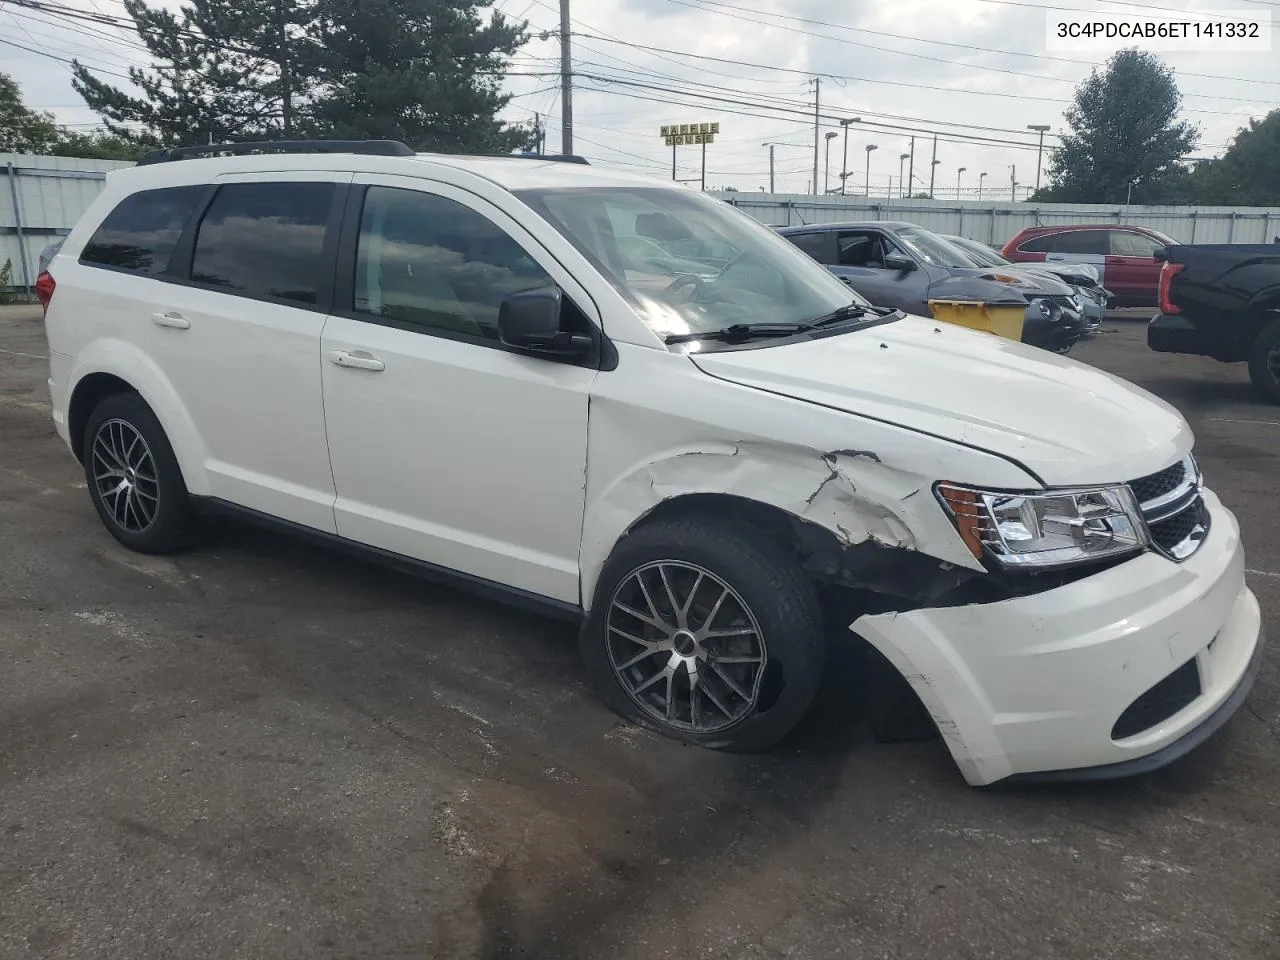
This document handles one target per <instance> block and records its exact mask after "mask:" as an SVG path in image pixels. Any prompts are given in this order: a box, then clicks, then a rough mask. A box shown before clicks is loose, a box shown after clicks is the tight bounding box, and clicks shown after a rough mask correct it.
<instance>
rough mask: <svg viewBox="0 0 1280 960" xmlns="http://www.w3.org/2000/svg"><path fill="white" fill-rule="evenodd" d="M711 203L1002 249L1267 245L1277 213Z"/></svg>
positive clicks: (776, 200)
mask: <svg viewBox="0 0 1280 960" xmlns="http://www.w3.org/2000/svg"><path fill="white" fill-rule="evenodd" d="M717 196H720V197H722V198H723V199H724V200H726V201H727V202H729V203H731V204H733V205H734V206H736V207H740V208H741V209H742V211H743V212H744V213H749V214H750V215H751V216H753V217H755V218H756V219H757V220H760V221H763V222H764V223H767V224H770V225H771V226H775V227H783V226H799V225H801V224H804V223H839V222H841V221H844V220H907V221H910V222H911V223H916V224H919V225H920V226H922V227H925V228H927V229H929V230H933V231H935V232H936V233H944V234H952V235H959V236H965V237H972V238H973V239H974V240H980V241H982V242H983V243H994V244H997V245H1003V244H1004V243H1005V241H1007V240H1009V239H1011V238H1012V237H1013V236H1014V234H1016V233H1017V232H1018V231H1019V230H1022V229H1023V228H1024V227H1051V226H1056V225H1058V224H1065V223H1122V224H1131V225H1133V226H1140V227H1150V228H1151V229H1153V230H1159V231H1160V232H1161V233H1164V234H1167V235H1168V236H1170V237H1173V239H1175V240H1177V241H1179V242H1180V243H1270V242H1271V241H1272V240H1273V239H1274V238H1275V237H1276V236H1277V235H1278V234H1280V207H1138V206H1133V207H1126V206H1116V205H1106V204H1092V203H1081V204H1066V203H1041V204H1036V203H1029V202H1026V201H1024V202H1022V203H1010V202H1007V201H1004V202H1000V201H993V202H989V203H988V202H984V201H968V200H963V201H958V202H957V201H955V200H912V199H903V200H885V199H877V198H875V197H872V198H869V199H868V198H867V197H812V196H804V195H796V196H783V195H778V194H773V195H770V194H763V193H722V194H717Z"/></svg>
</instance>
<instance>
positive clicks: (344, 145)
mask: <svg viewBox="0 0 1280 960" xmlns="http://www.w3.org/2000/svg"><path fill="white" fill-rule="evenodd" d="M262 153H357V154H363V155H365V156H371V157H412V156H415V153H414V151H413V150H412V149H410V148H409V147H407V146H405V145H404V144H403V143H400V142H399V141H398V140H256V141H247V142H245V143H210V144H207V145H204V144H202V145H200V146H195V147H169V148H167V149H164V150H152V151H151V152H150V153H148V154H146V155H145V156H143V157H142V159H141V160H139V161H138V166H140V167H142V166H146V165H148V164H152V163H171V162H172V161H174V160H189V159H192V158H195V157H222V156H228V155H230V156H242V155H248V154H262Z"/></svg>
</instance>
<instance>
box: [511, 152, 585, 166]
mask: <svg viewBox="0 0 1280 960" xmlns="http://www.w3.org/2000/svg"><path fill="white" fill-rule="evenodd" d="M515 156H517V157H519V158H520V159H521V160H554V161H555V162H556V163H581V164H583V165H589V164H587V158H586V157H579V156H577V155H576V154H572V153H517V154H515Z"/></svg>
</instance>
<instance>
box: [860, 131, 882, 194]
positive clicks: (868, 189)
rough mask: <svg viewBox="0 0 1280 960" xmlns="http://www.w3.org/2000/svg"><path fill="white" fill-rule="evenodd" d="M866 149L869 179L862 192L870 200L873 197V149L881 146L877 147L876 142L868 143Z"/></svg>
mask: <svg viewBox="0 0 1280 960" xmlns="http://www.w3.org/2000/svg"><path fill="white" fill-rule="evenodd" d="M866 149H867V179H866V182H865V183H864V184H863V186H862V193H863V195H864V196H865V197H866V198H867V199H868V200H870V199H871V151H872V150H878V149H879V147H877V146H876V145H875V144H874V143H868V144H867V148H866Z"/></svg>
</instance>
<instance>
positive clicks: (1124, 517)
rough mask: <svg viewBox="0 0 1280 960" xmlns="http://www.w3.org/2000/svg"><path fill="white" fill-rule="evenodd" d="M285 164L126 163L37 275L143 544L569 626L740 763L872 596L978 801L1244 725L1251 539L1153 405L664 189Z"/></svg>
mask: <svg viewBox="0 0 1280 960" xmlns="http://www.w3.org/2000/svg"><path fill="white" fill-rule="evenodd" d="M237 149H243V150H248V149H250V148H237ZM288 151H289V152H284V151H283V150H282V149H281V148H280V147H279V145H276V148H275V149H274V151H272V150H271V149H270V148H268V149H267V151H266V152H263V151H261V150H260V151H259V152H258V153H257V154H256V155H243V156H241V155H233V156H227V155H225V152H226V148H216V151H215V152H218V153H219V155H217V156H209V157H204V158H200V157H199V156H198V155H196V154H198V153H199V152H200V151H185V152H182V151H179V152H170V153H168V154H162V155H159V156H153V157H149V158H147V160H145V161H144V162H143V163H142V164H140V165H139V166H138V167H136V168H133V169H129V170H123V171H118V172H116V173H113V174H111V175H110V176H109V177H108V180H107V185H106V188H105V190H104V191H103V193H102V195H101V197H100V198H99V199H98V200H97V202H96V203H95V204H94V206H93V207H92V209H91V210H90V211H89V212H88V213H87V214H86V215H85V217H84V218H83V220H82V221H81V222H80V223H79V225H78V226H77V227H76V228H75V230H74V231H73V232H72V233H71V235H70V236H69V237H68V238H67V241H66V243H65V245H64V246H63V248H62V250H61V251H60V252H59V253H58V256H57V257H56V258H55V260H54V261H53V263H52V264H51V266H50V268H49V271H48V273H47V274H45V275H44V276H42V277H41V279H40V291H41V296H42V298H43V299H44V301H45V303H46V305H47V329H48V338H49V347H50V351H51V377H50V380H49V387H50V391H51V393H52V399H53V409H54V420H55V423H56V425H57V430H58V433H59V434H60V435H61V436H62V438H63V439H64V440H65V441H66V442H67V444H68V445H69V446H70V448H71V451H72V452H73V453H74V454H75V455H76V457H77V458H79V460H80V462H81V463H82V464H83V465H84V470H85V476H86V478H87V481H88V484H89V490H90V494H91V496H92V498H93V503H94V506H95V507H96V508H97V511H98V513H99V515H100V516H101V518H102V521H103V523H105V524H106V526H107V528H108V529H109V530H110V531H111V533H112V534H113V535H114V536H115V537H116V538H117V539H118V540H119V541H120V542H121V543H123V544H125V545H126V546H128V547H131V548H133V549H135V550H142V551H149V552H159V551H170V550H174V549H175V548H178V547H180V546H183V545H185V544H187V543H188V542H189V540H190V536H191V534H192V533H193V531H195V530H196V529H197V528H198V524H196V523H195V522H194V520H195V518H196V517H197V516H198V515H199V514H200V513H201V512H208V511H217V512H232V513H235V514H239V515H247V516H249V517H253V518H258V519H265V520H269V521H271V522H273V523H276V524H278V525H280V526H281V527H285V528H288V529H291V530H294V531H301V532H305V533H306V534H309V535H312V536H316V537H319V538H321V539H324V540H328V541H332V542H335V543H341V544H346V545H348V546H350V545H356V546H358V547H360V548H363V549H366V550H367V551H368V552H369V553H370V554H372V555H373V556H375V557H378V558H382V559H386V560H391V561H393V562H397V563H401V564H405V563H407V564H410V565H412V566H415V567H416V568H417V569H419V570H420V571H422V572H424V573H427V574H429V575H433V576H448V577H451V578H453V579H455V580H458V581H461V582H462V583H463V584H466V585H469V586H471V587H473V588H475V589H478V590H481V591H484V592H486V593H488V594H491V595H494V596H498V597H503V598H506V599H509V600H513V601H516V602H519V603H524V604H528V605H533V606H535V607H537V608H539V609H543V610H547V611H551V612H554V613H560V614H565V615H569V616H572V617H576V618H581V620H582V628H581V647H582V654H583V657H584V659H585V661H586V666H587V670H588V671H589V673H590V675H591V677H592V679H593V680H594V682H595V683H596V685H597V687H598V688H599V690H600V692H601V694H602V695H603V697H604V699H605V700H606V701H607V702H608V703H609V704H610V705H611V706H612V707H613V708H614V709H616V710H617V711H618V712H619V713H621V714H623V715H624V716H625V717H628V718H630V719H631V720H633V721H635V722H637V723H642V724H645V725H648V726H649V727H652V728H653V729H656V730H658V731H661V732H662V733H665V734H668V735H670V736H673V737H679V738H681V739H683V740H687V741H690V742H692V743H697V744H702V745H705V746H711V747H722V748H728V749H740V750H745V749H759V748H763V747H766V746H768V745H770V744H772V743H774V742H775V741H777V740H778V739H779V738H780V737H781V736H783V735H784V734H785V733H786V732H787V731H788V730H789V729H791V728H792V727H793V726H794V725H795V723H796V722H797V721H798V720H799V719H800V717H801V715H802V714H803V713H804V711H805V709H806V708H807V707H808V705H809V703H810V701H811V699H812V697H813V695H814V693H815V690H816V689H817V687H818V683H819V679H820V675H821V672H822V669H823V663H824V653H825V642H826V629H825V627H826V626H827V625H828V624H827V621H828V620H829V619H830V617H831V615H832V611H835V610H845V611H850V610H851V611H852V613H850V614H849V615H848V618H847V619H845V620H843V621H841V622H839V623H836V624H834V626H835V627H836V628H837V631H838V632H837V633H836V634H835V635H836V636H841V635H843V636H846V637H849V641H850V642H856V638H860V639H861V640H864V641H866V642H868V643H870V644H871V645H873V646H874V647H875V648H876V649H877V650H879V651H880V653H882V654H883V655H884V658H886V659H887V660H888V661H889V663H891V664H892V665H893V666H894V667H896V669H897V670H898V671H899V672H900V673H901V674H902V676H903V677H904V678H905V679H906V681H907V682H908V683H909V684H910V686H911V688H912V689H914V691H915V693H916V694H917V695H918V697H919V699H920V701H921V702H922V703H923V705H924V706H925V708H927V710H928V712H929V714H930V715H931V716H932V718H933V720H934V722H935V723H936V725H937V726H938V728H939V729H940V730H941V732H942V735H943V737H944V738H945V741H946V744H947V746H948V747H949V748H950V750H951V752H952V754H953V756H954V757H955V760H956V762H957V764H958V765H959V768H960V770H961V771H962V772H963V774H964V776H965V777H966V778H967V780H968V781H969V782H970V783H973V784H985V783H990V782H992V781H996V780H1001V779H1004V778H1007V777H1010V776H1032V775H1034V776H1039V777H1059V776H1116V775H1120V774H1123V773H1129V772H1134V771H1138V770H1143V769H1149V768H1151V767H1154V766H1157V765H1159V764H1161V763H1165V762H1168V761H1169V760H1170V759H1172V758H1173V757H1175V756H1178V755H1180V754H1182V753H1184V752H1186V751H1187V750H1189V749H1190V748H1191V747H1193V746H1194V745H1195V744H1196V743H1199V742H1200V741H1201V740H1203V739H1204V738H1205V737H1206V736H1207V735H1208V734H1209V732H1211V731H1212V730H1214V729H1216V728H1217V727H1218V726H1220V725H1221V724H1222V723H1223V722H1224V721H1225V720H1226V719H1227V717H1228V716H1230V714H1231V713H1232V712H1233V711H1234V710H1235V708H1236V707H1238V706H1239V705H1240V703H1241V702H1242V701H1243V699H1244V696H1245V695H1246V693H1247V692H1248V689H1249V686H1250V683H1251V682H1252V680H1253V677H1254V675H1255V674H1256V672H1257V669H1258V661H1259V658H1260V654H1261V650H1262V643H1261V628H1260V618H1259V612H1258V605H1257V602H1256V600H1255V599H1254V597H1253V595H1252V594H1251V593H1250V591H1249V590H1248V589H1247V587H1246V586H1245V582H1244V561H1243V554H1242V552H1241V546H1240V536H1239V529H1238V527H1237V524H1236V521H1235V519H1234V517H1233V516H1232V514H1231V513H1230V512H1229V511H1228V510H1226V509H1225V508H1224V507H1223V506H1222V504H1221V503H1220V502H1219V501H1218V499H1217V497H1215V496H1214V495H1213V494H1212V493H1211V492H1209V491H1208V490H1206V489H1204V488H1203V486H1202V484H1201V478H1200V474H1199V471H1198V470H1197V467H1196V464H1195V461H1194V459H1193V458H1192V456H1191V446H1192V436H1191V432H1190V430H1189V428H1188V426H1187V424H1186V423H1185V421H1184V420H1183V419H1182V417H1181V416H1179V414H1178V413H1177V412H1176V411H1175V410H1173V409H1172V408H1171V407H1169V406H1168V405H1166V404H1165V403H1163V402H1161V401H1160V400H1158V399H1156V398H1154V397H1152V396H1150V395H1148V394H1146V393H1144V392H1142V391H1140V390H1138V389H1136V388H1134V387H1133V386H1131V385H1129V384H1127V383H1125V382H1123V381H1121V380H1118V379H1116V378H1114V377H1111V376H1109V375H1107V374H1105V373H1102V372H1100V371H1098V370H1095V369H1092V368H1090V367H1087V366H1083V365H1081V364H1077V363H1074V362H1071V361H1068V360H1065V359H1061V358H1059V357H1056V356H1053V355H1050V354H1047V353H1044V352H1042V351H1037V350H1033V349H1029V348H1024V347H1022V346H1021V345H1020V344H1017V343H1013V342H1009V341H1006V340H1001V339H997V338H996V337H993V336H990V335H987V334H983V333H975V332H971V331H968V330H964V329H961V328H959V327H954V326H949V325H946V324H941V323H936V322H934V321H932V320H927V319H922V318H917V317H909V316H903V315H902V314H901V313H898V312H895V311H890V310H884V309H878V308H873V307H870V306H869V305H867V304H866V303H865V302H863V301H861V300H860V299H859V298H858V297H857V296H856V295H854V294H852V293H851V292H850V291H849V289H848V288H847V287H845V286H844V285H843V284H842V283H841V282H840V281H839V280H838V279H836V278H835V277H833V276H831V275H830V274H829V273H828V272H827V271H826V270H825V269H824V268H823V267H821V266H820V265H819V264H817V263H816V262H814V261H813V260H812V259H811V258H809V257H808V256H806V255H805V254H804V253H803V252H801V251H799V250H797V249H796V248H795V247H794V246H792V245H791V244H790V243H788V242H787V241H786V240H785V239H783V238H781V237H779V236H777V235H775V234H774V233H773V231H771V230H769V229H768V228H767V227H765V226H763V225H761V224H758V223H756V222H755V221H753V220H751V219H749V218H748V217H747V216H745V215H743V214H742V213H740V212H738V211H736V210H735V209H733V208H732V207H730V206H728V205H726V204H724V203H721V202H719V201H717V200H714V199H711V198H709V197H707V196H705V195H702V194H700V193H698V192H696V191H693V190H689V189H686V188H683V187H679V186H675V185H673V184H670V183H667V182H663V181H656V180H649V179H643V178H640V177H636V176H632V175H629V174H622V173H617V172H613V171H605V170H602V169H597V168H595V167H593V166H589V165H583V164H581V163H563V162H550V161H548V160H545V159H541V160H540V159H530V158H520V157H507V158H464V157H446V156H426V155H413V154H412V153H411V152H410V151H409V150H407V149H406V148H403V147H402V146H400V145H394V144H386V143H375V144H349V145H342V144H337V145H335V144H312V145H307V144H294V145H291V146H290V147H289V148H288ZM204 152H205V153H208V152H210V151H209V150H205V151H204ZM833 598H834V600H836V601H838V602H828V601H831V600H833ZM846 626H847V628H848V630H849V631H851V632H852V635H853V636H852V637H850V636H849V634H848V633H844V632H843V628H844V627H846Z"/></svg>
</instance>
